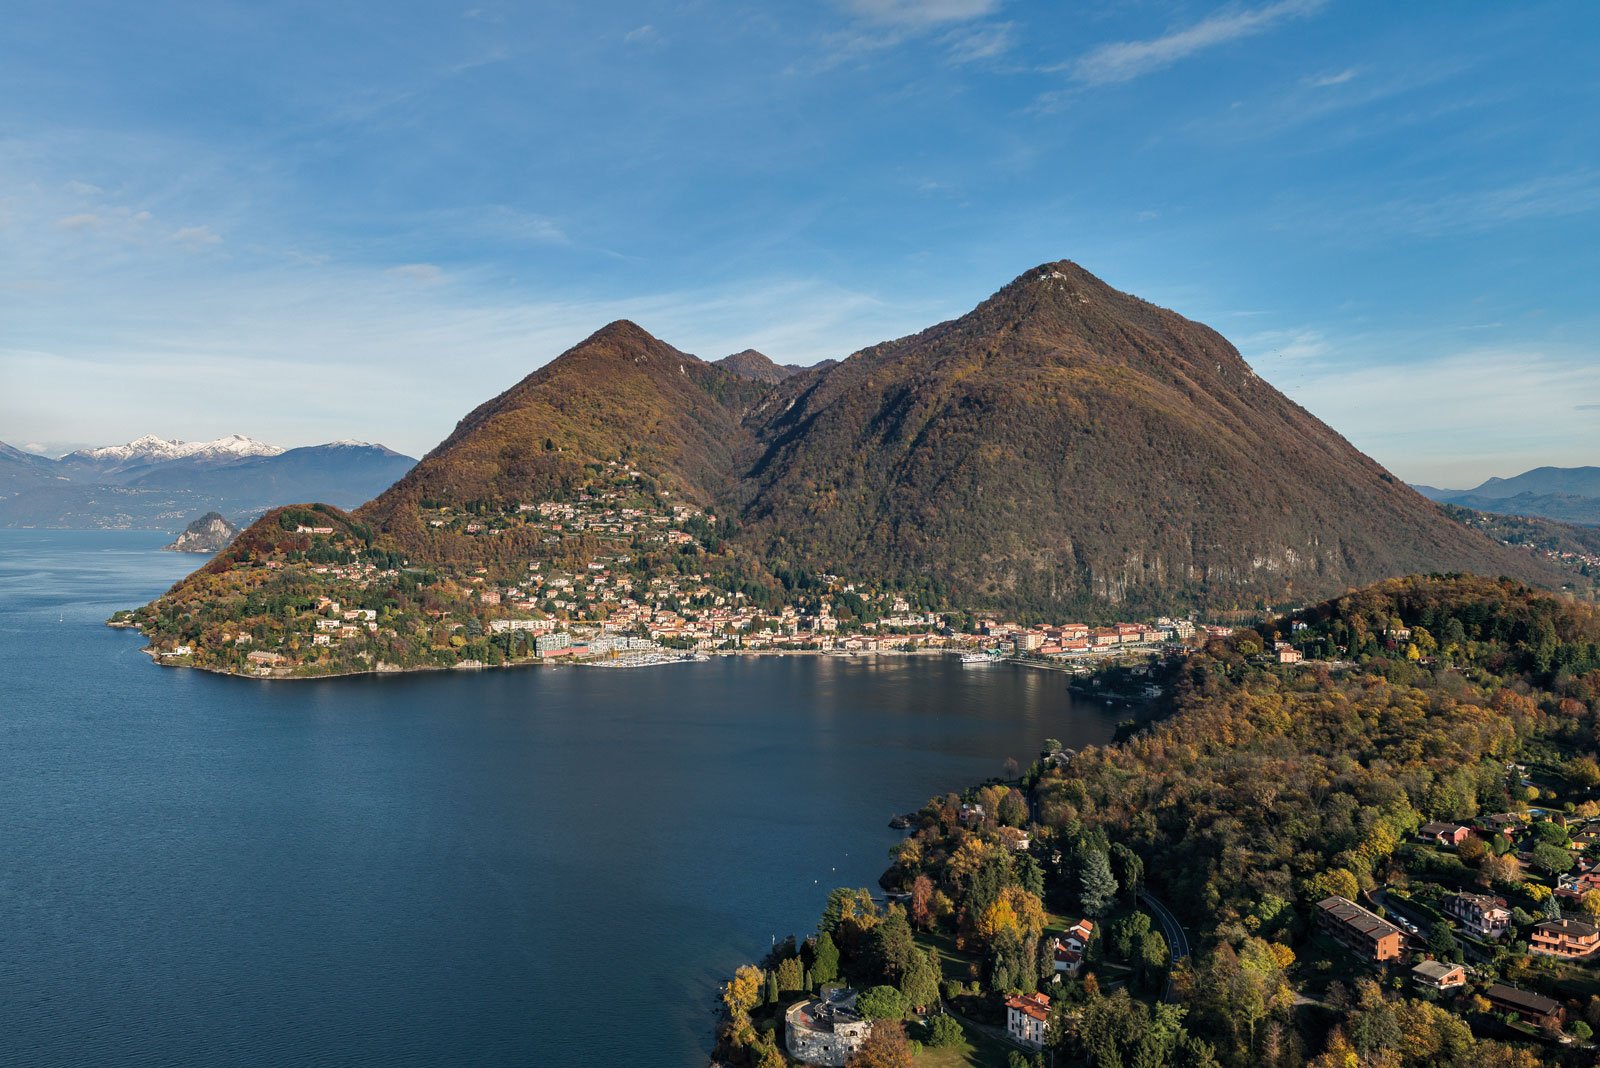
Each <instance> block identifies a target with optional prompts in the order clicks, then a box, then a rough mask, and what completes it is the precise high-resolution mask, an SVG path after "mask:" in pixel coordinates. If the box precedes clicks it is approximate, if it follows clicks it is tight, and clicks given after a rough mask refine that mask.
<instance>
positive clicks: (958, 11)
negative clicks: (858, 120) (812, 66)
mask: <svg viewBox="0 0 1600 1068" xmlns="http://www.w3.org/2000/svg"><path fill="white" fill-rule="evenodd" d="M839 6H840V7H841V8H842V9H843V10H844V11H846V12H847V13H849V14H850V15H851V16H853V18H852V25H851V26H850V27H849V28H847V29H845V30H843V31H841V32H838V33H831V34H828V35H827V36H826V37H825V38H824V44H825V47H826V55H825V56H824V58H823V60H822V62H821V64H820V69H823V70H826V69H828V68H831V67H834V66H837V65H838V64H840V63H844V62H848V61H851V60H856V59H860V58H862V57H865V56H869V55H871V54H873V53H875V52H881V51H883V50H884V49H888V48H895V47H898V46H899V45H902V44H905V43H906V42H908V41H911V40H915V39H926V38H928V37H929V36H931V35H933V34H936V33H939V32H940V31H945V32H944V33H943V35H942V36H940V37H938V38H936V39H937V40H938V41H939V42H940V43H942V44H943V45H944V46H945V49H946V51H947V54H948V55H949V58H950V61H951V62H952V63H955V64H963V63H974V62H978V61H980V60H985V59H992V58H994V57H996V56H999V55H1001V54H1003V53H1005V52H1007V51H1009V50H1010V49H1011V48H1012V46H1013V45H1014V44H1015V43H1016V41H1015V26H1014V25H1013V24H1012V23H1009V22H1001V23H983V22H981V21H980V20H983V19H986V18H987V17H988V16H990V15H993V14H994V13H995V12H997V11H998V10H1000V2H999V0H841V2H840V4H839Z"/></svg>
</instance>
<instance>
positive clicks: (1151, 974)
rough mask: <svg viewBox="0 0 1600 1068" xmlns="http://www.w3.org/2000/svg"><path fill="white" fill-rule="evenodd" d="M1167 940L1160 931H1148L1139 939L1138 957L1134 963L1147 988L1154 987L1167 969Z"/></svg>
mask: <svg viewBox="0 0 1600 1068" xmlns="http://www.w3.org/2000/svg"><path fill="white" fill-rule="evenodd" d="M1168 955H1169V950H1168V949H1167V940H1166V939H1165V938H1163V937H1161V932H1160V931H1146V932H1145V933H1144V935H1143V936H1142V937H1141V938H1140V939H1139V947H1138V956H1137V958H1136V959H1135V961H1134V963H1135V964H1137V965H1138V966H1139V975H1140V977H1141V978H1142V979H1143V980H1144V983H1145V985H1146V986H1147V987H1153V986H1154V985H1155V984H1156V982H1157V980H1159V979H1160V977H1161V975H1162V973H1163V972H1165V971H1166V969H1167V957H1168Z"/></svg>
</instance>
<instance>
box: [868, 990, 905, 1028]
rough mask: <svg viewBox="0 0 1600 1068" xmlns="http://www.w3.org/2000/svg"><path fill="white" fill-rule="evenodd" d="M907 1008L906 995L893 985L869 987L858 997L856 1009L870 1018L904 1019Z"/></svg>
mask: <svg viewBox="0 0 1600 1068" xmlns="http://www.w3.org/2000/svg"><path fill="white" fill-rule="evenodd" d="M907 1009H908V1006H907V1005H906V999H905V995H903V994H901V993H900V991H898V990H896V989H895V988H894V987H892V986H874V987H868V988H867V989H866V990H863V991H862V992H861V996H860V997H858V998H856V1011H858V1012H859V1013H861V1015H862V1016H863V1017H864V1018H866V1019H868V1020H903V1019H905V1017H906V1010H907Z"/></svg>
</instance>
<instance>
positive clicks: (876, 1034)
mask: <svg viewBox="0 0 1600 1068" xmlns="http://www.w3.org/2000/svg"><path fill="white" fill-rule="evenodd" d="M845 1068H913V1061H912V1055H911V1043H910V1041H909V1040H907V1038H906V1029H905V1025H904V1024H902V1023H901V1022H900V1021H899V1020H879V1021H877V1022H876V1023H874V1024H873V1025H872V1033H871V1034H869V1035H868V1036H867V1040H866V1041H865V1042H863V1043H862V1044H861V1048H860V1049H858V1050H857V1051H856V1052H855V1053H852V1054H851V1055H850V1059H849V1060H847V1061H845Z"/></svg>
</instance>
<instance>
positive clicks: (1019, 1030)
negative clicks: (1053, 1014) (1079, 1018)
mask: <svg viewBox="0 0 1600 1068" xmlns="http://www.w3.org/2000/svg"><path fill="white" fill-rule="evenodd" d="M1049 1019H1050V995H1048V994H1020V995H1015V994H1014V995H1012V996H1011V997H1008V998H1006V1032H1007V1033H1008V1034H1010V1035H1011V1037H1012V1038H1014V1039H1016V1040H1017V1041H1018V1042H1020V1043H1021V1044H1022V1045H1024V1046H1028V1047H1031V1048H1033V1049H1043V1048H1044V1028H1045V1024H1046V1023H1047V1022H1048V1021H1049Z"/></svg>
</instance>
